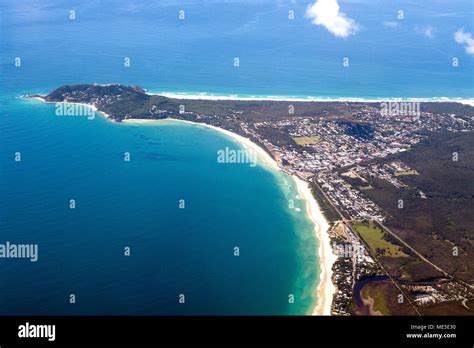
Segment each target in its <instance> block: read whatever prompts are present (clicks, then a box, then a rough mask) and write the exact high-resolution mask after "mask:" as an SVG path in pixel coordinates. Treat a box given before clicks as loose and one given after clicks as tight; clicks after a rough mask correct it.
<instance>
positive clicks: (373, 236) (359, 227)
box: [352, 221, 408, 257]
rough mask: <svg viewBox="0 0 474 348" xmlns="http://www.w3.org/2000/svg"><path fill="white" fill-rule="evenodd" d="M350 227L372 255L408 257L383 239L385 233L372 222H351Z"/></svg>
mask: <svg viewBox="0 0 474 348" xmlns="http://www.w3.org/2000/svg"><path fill="white" fill-rule="evenodd" d="M352 226H353V227H354V229H355V230H356V232H357V233H358V234H359V235H360V236H361V237H362V239H364V241H365V242H366V243H367V244H368V245H369V247H370V250H371V252H372V253H374V254H376V255H380V256H388V257H408V255H407V254H405V253H404V252H403V250H402V248H400V247H399V246H398V245H395V244H392V243H390V242H389V241H387V240H386V239H385V237H386V233H385V232H384V231H383V230H382V229H381V228H379V227H378V226H375V224H374V223H373V222H372V221H369V222H353V223H352Z"/></svg>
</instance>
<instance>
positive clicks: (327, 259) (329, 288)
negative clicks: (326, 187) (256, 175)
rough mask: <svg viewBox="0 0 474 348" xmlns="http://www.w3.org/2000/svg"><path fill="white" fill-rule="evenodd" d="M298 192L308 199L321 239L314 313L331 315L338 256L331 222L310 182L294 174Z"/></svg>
mask: <svg viewBox="0 0 474 348" xmlns="http://www.w3.org/2000/svg"><path fill="white" fill-rule="evenodd" d="M293 179H294V181H295V183H296V187H297V188H298V193H299V195H300V197H302V198H303V199H304V200H305V201H306V210H307V214H308V216H309V217H310V218H311V220H312V221H313V223H314V232H315V233H316V238H317V239H318V240H319V250H318V253H319V262H320V266H321V274H320V283H319V286H318V290H317V291H318V295H317V297H318V302H317V304H316V306H315V307H314V309H313V315H331V306H332V299H333V295H334V293H335V292H336V287H335V286H334V283H333V281H332V274H333V272H332V266H333V264H334V262H335V261H336V259H337V257H336V255H334V254H333V252H332V248H331V240H330V238H329V234H328V231H329V224H328V222H327V220H326V218H325V217H324V215H323V213H322V212H321V209H320V207H319V205H318V203H317V202H316V199H315V198H314V196H313V193H312V192H311V189H310V187H309V184H308V183H307V182H305V181H303V180H301V179H300V178H298V177H296V176H293Z"/></svg>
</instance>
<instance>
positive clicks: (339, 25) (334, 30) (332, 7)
mask: <svg viewBox="0 0 474 348" xmlns="http://www.w3.org/2000/svg"><path fill="white" fill-rule="evenodd" d="M305 15H306V17H307V18H311V20H312V21H311V22H312V23H313V24H315V25H322V26H323V27H325V28H326V29H327V30H329V32H330V33H331V34H333V35H335V36H338V37H347V36H349V35H352V34H355V33H356V32H357V31H358V30H359V25H358V24H357V23H356V21H354V20H353V19H351V18H348V17H347V16H346V15H345V14H344V13H342V12H340V11H339V4H338V3H337V0H316V2H315V3H314V4H312V5H309V6H308V8H307V9H306V14H305Z"/></svg>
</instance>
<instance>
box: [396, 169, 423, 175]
mask: <svg viewBox="0 0 474 348" xmlns="http://www.w3.org/2000/svg"><path fill="white" fill-rule="evenodd" d="M403 175H419V173H418V172H417V171H416V170H407V171H402V172H395V176H403Z"/></svg>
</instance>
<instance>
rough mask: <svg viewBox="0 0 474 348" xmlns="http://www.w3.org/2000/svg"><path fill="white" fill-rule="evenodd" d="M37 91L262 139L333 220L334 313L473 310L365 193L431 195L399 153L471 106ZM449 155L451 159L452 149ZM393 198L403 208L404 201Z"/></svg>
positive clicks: (111, 113)
mask: <svg viewBox="0 0 474 348" xmlns="http://www.w3.org/2000/svg"><path fill="white" fill-rule="evenodd" d="M73 87H74V86H73ZM33 97H38V96H33ZM40 97H41V98H43V99H44V100H46V101H49V102H64V101H67V102H74V103H87V104H89V105H93V106H94V107H95V108H97V109H98V110H99V111H102V112H104V113H106V114H107V115H108V117H110V118H112V119H114V120H115V121H120V122H121V121H125V120H129V119H157V118H167V117H171V118H175V119H181V120H186V121H191V122H197V123H204V124H208V125H211V126H215V127H218V128H220V129H224V130H227V131H230V132H233V133H236V134H239V135H241V136H243V137H245V138H249V139H250V140H251V141H252V142H254V143H257V144H259V145H260V146H261V147H262V148H263V149H264V150H265V151H266V152H267V153H268V154H269V155H270V156H271V157H272V158H274V159H275V161H276V162H277V163H278V166H279V168H280V169H281V170H282V171H284V172H286V173H288V174H289V175H294V176H296V177H298V178H300V179H301V180H304V181H306V182H308V183H309V185H310V186H311V188H312V190H313V194H314V196H315V198H316V200H317V202H318V203H319V205H320V207H321V209H322V211H323V213H324V215H325V217H326V219H327V220H328V222H329V223H330V228H329V231H328V232H327V233H329V237H330V239H331V249H332V254H334V255H335V256H336V257H337V259H336V261H335V262H334V264H333V265H332V271H333V273H332V274H333V275H332V281H333V282H334V284H335V286H336V292H335V294H334V297H333V301H332V309H331V314H333V315H354V314H356V315H357V314H371V315H374V314H410V315H421V314H423V313H424V312H425V307H426V308H428V309H427V310H426V313H431V312H429V310H431V309H429V308H432V307H429V306H435V307H436V306H442V305H443V304H446V303H458V304H459V305H460V306H461V307H462V308H461V309H460V310H466V311H471V307H470V306H469V304H471V302H472V301H473V299H474V289H473V287H472V286H471V285H470V282H469V281H468V280H466V279H465V278H462V277H458V276H455V275H453V274H452V272H448V271H445V270H444V269H442V268H441V267H439V266H438V265H436V264H435V263H433V262H432V261H430V260H429V259H428V258H427V257H425V256H424V255H423V254H422V253H420V252H419V251H418V249H419V246H418V245H415V247H413V245H412V244H409V243H407V242H406V241H405V240H404V239H403V238H401V237H399V235H398V234H397V233H395V232H393V230H392V229H391V228H388V227H387V226H385V225H384V224H386V223H387V220H389V221H388V222H389V224H391V223H392V220H394V219H393V215H394V214H393V211H392V213H390V210H391V207H390V206H388V207H387V202H386V201H384V200H380V199H377V198H378V197H377V196H376V197H375V198H374V196H371V194H372V192H376V191H377V190H376V189H375V188H374V185H378V184H379V183H384V184H383V185H388V187H391V188H392V189H393V190H396V191H397V192H399V193H403V192H409V193H410V194H411V195H412V196H410V197H417V199H419V200H423V201H425V202H428V201H429V200H430V199H429V198H430V197H428V196H427V193H426V192H424V191H423V190H422V189H420V188H417V187H414V186H413V185H409V184H407V183H406V180H407V179H410V178H416V177H419V178H422V177H423V175H424V173H423V172H421V171H419V170H418V168H413V167H412V166H410V165H409V164H408V163H405V162H404V160H402V159H400V158H398V157H397V156H400V155H402V154H404V153H408V154H409V153H412V152H413V149H414V148H416V146H417V145H419V144H421V143H423V141H427V140H429V139H431V138H430V137H431V135H432V134H437V133H443V132H444V133H446V132H447V133H448V134H451V135H456V136H457V135H460V136H462V135H463V134H472V131H473V128H474V122H473V120H474V111H473V109H474V108H472V107H469V106H465V105H462V104H459V103H448V102H446V103H441V102H439V103H437V102H431V103H429V102H424V103H423V102H421V103H420V102H414V101H411V102H408V101H407V102H405V101H392V102H337V101H327V102H290V101H275V102H272V101H261V102H259V101H252V102H246V101H227V100H226V101H222V100H221V101H216V100H212V101H202V100H185V99H172V98H167V97H163V96H158V95H148V94H146V93H145V91H144V90H143V89H141V88H139V87H124V86H120V85H106V86H96V85H93V86H87V85H80V86H76V88H71V87H69V86H68V87H66V88H62V89H61V88H60V89H58V90H56V91H53V92H52V93H51V94H50V95H48V96H46V97H44V96H40ZM299 110H300V111H299ZM255 115H257V116H255ZM452 155H453V161H457V157H456V156H457V155H458V154H457V152H453V154H452ZM454 157H456V158H454ZM384 187H385V186H384ZM390 204H393V205H394V206H397V207H398V208H399V209H401V208H403V204H404V201H403V200H394V201H393V202H391V203H390ZM463 248H465V247H464V246H463ZM466 255H467V253H466ZM443 261H444V260H443ZM420 265H421V266H420ZM404 267H405V268H404ZM370 279H372V280H373V281H372V282H371V283H369V285H367V284H366V283H365V282H367V280H370ZM361 284H362V285H364V287H362V285H361ZM359 288H360V289H359ZM357 289H359V290H357ZM380 289H382V290H380ZM370 291H372V292H374V294H372V293H370ZM380 291H382V292H383V296H384V300H383V302H387V303H388V304H387V305H386V306H385V308H383V309H380V305H378V306H377V305H374V303H371V302H370V301H371V300H370V299H372V300H373V298H374V297H381V296H382V295H380ZM364 294H365V297H364ZM397 301H398V302H397ZM372 302H373V301H372ZM390 303H391V305H390ZM393 303H395V305H393ZM402 304H403V305H402ZM471 305H472V304H471ZM375 307H378V309H375ZM389 307H390V308H389Z"/></svg>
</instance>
